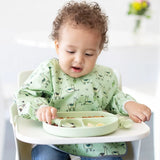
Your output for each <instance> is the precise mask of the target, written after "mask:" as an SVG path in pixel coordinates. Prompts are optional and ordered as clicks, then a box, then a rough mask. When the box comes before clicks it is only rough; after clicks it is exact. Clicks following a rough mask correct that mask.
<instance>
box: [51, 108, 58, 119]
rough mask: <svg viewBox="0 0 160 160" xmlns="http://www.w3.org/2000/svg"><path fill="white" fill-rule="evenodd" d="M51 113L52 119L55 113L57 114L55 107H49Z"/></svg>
mask: <svg viewBox="0 0 160 160" xmlns="http://www.w3.org/2000/svg"><path fill="white" fill-rule="evenodd" d="M51 113H52V119H55V118H56V114H57V109H56V108H51Z"/></svg>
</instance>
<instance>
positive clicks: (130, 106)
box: [124, 101, 151, 123]
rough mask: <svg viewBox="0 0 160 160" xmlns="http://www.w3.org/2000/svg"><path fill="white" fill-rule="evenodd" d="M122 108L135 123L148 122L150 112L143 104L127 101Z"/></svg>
mask: <svg viewBox="0 0 160 160" xmlns="http://www.w3.org/2000/svg"><path fill="white" fill-rule="evenodd" d="M124 108H125V109H126V111H127V112H128V115H129V117H130V118H131V119H132V120H133V121H134V122H137V123H140V122H142V121H143V122H144V121H149V120H150V117H151V110H150V109H149V108H148V107H147V106H146V105H144V104H140V103H137V102H134V101H129V102H127V103H126V104H125V106H124Z"/></svg>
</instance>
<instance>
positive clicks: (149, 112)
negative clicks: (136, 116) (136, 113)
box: [143, 108, 151, 121]
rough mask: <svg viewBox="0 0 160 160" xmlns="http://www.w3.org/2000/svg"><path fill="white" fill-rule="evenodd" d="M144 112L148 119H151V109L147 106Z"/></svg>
mask: <svg viewBox="0 0 160 160" xmlns="http://www.w3.org/2000/svg"><path fill="white" fill-rule="evenodd" d="M143 114H144V115H145V116H146V120H147V121H149V120H150V117H151V110H150V109H149V108H147V110H146V111H144V112H143Z"/></svg>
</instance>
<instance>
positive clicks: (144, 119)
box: [137, 113, 147, 122]
mask: <svg viewBox="0 0 160 160" xmlns="http://www.w3.org/2000/svg"><path fill="white" fill-rule="evenodd" d="M137 117H138V118H139V119H141V120H142V121H143V122H145V121H146V120H147V117H146V115H145V114H144V113H139V114H138V115H137Z"/></svg>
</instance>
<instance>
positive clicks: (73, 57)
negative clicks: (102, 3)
mask: <svg viewBox="0 0 160 160" xmlns="http://www.w3.org/2000/svg"><path fill="white" fill-rule="evenodd" d="M100 42H101V36H100V34H99V33H98V31H96V30H93V29H86V28H84V27H82V26H81V27H80V26H79V27H73V26H71V25H67V24H66V25H65V26H64V27H62V28H61V30H60V38H59V41H55V47H56V51H57V54H58V57H59V64H60V67H61V69H62V70H63V72H65V73H66V74H68V75H69V76H71V77H75V78H77V77H81V76H84V75H86V74H88V73H90V72H91V71H92V69H93V68H94V66H95V63H96V60H97V58H98V56H99V54H100V51H101V50H100Z"/></svg>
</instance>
